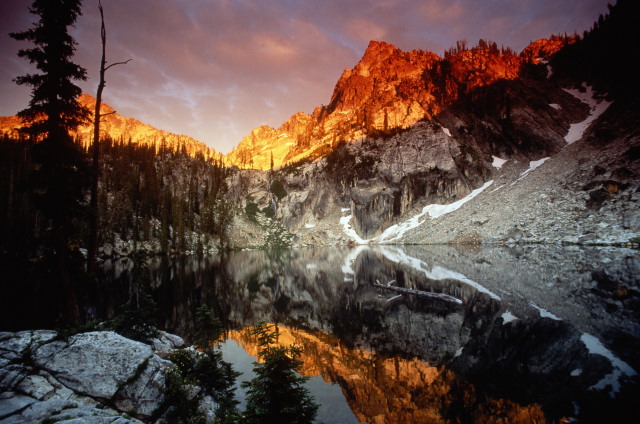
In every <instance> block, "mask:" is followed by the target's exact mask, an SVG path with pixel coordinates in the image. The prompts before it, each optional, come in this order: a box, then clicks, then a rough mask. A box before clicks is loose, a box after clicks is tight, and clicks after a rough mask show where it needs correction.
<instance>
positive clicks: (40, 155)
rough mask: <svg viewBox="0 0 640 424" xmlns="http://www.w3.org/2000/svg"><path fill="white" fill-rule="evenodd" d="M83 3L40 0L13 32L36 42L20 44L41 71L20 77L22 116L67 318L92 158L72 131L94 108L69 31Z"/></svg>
mask: <svg viewBox="0 0 640 424" xmlns="http://www.w3.org/2000/svg"><path fill="white" fill-rule="evenodd" d="M80 8H81V1H80V0H35V1H34V2H33V4H32V5H31V8H30V9H29V11H30V12H31V13H32V14H34V15H36V16H38V17H39V19H38V21H37V22H35V23H34V24H33V26H32V28H30V29H28V30H26V31H23V32H18V33H12V34H10V36H11V37H12V38H14V39H16V40H21V41H29V42H31V43H32V44H33V47H32V48H27V49H21V50H19V52H18V56H20V57H24V58H26V59H28V60H29V62H30V63H31V64H34V65H35V67H36V68H37V69H38V71H40V72H39V73H34V74H27V75H22V76H18V77H17V78H16V79H15V82H16V83H17V84H18V85H27V86H31V87H32V91H31V100H30V101H29V106H28V107H27V108H26V109H24V110H22V111H20V112H19V113H18V116H19V117H20V118H21V119H22V120H23V122H24V124H25V127H24V132H26V133H27V134H28V135H29V137H30V138H31V139H32V140H33V141H34V145H33V148H32V156H33V160H34V163H35V164H36V169H37V170H36V171H35V172H34V175H33V176H32V182H31V189H32V193H33V194H34V201H35V204H36V207H37V208H38V210H39V211H40V212H41V213H42V215H43V217H44V218H45V221H46V222H45V223H44V224H45V225H44V228H46V229H47V231H46V236H47V237H46V239H45V240H46V241H45V243H44V244H43V245H42V246H41V249H42V250H44V251H43V252H42V253H43V254H44V256H45V257H46V258H49V259H50V261H47V262H48V263H50V265H48V267H49V268H50V269H48V270H45V271H44V272H45V273H48V274H50V275H52V276H54V281H53V282H54V283H57V284H59V285H60V286H61V289H62V291H63V293H64V298H65V299H64V301H65V308H64V319H65V321H67V322H68V323H74V322H77V321H78V319H79V310H78V305H77V298H76V295H75V291H74V288H73V287H72V284H71V275H70V274H71V272H73V270H72V269H71V268H72V266H71V262H72V261H71V255H72V252H71V250H72V249H71V248H70V245H71V243H70V237H71V235H72V233H73V229H74V228H73V226H74V219H76V218H77V217H78V216H79V215H80V214H81V213H82V210H81V209H82V208H81V201H82V195H83V190H84V189H85V188H86V181H88V162H87V160H86V157H85V155H84V153H83V152H82V150H81V147H80V146H79V145H78V144H76V143H74V140H73V138H72V136H71V134H70V132H71V131H73V130H75V129H76V128H77V127H78V125H80V124H81V123H83V122H85V121H86V119H87V117H88V113H89V112H88V110H86V109H85V108H84V107H82V106H81V105H80V104H79V103H78V101H77V99H78V97H79V96H80V94H82V91H81V89H80V88H79V87H78V86H77V85H75V83H74V81H78V80H85V79H86V70H85V69H84V68H82V67H81V66H79V65H77V64H75V63H73V62H72V61H71V57H72V56H73V54H74V52H75V46H76V42H75V41H74V40H73V38H72V37H71V36H70V35H69V33H68V31H67V29H68V27H69V26H71V25H73V24H74V23H75V22H76V20H77V18H78V16H79V15H81V10H80Z"/></svg>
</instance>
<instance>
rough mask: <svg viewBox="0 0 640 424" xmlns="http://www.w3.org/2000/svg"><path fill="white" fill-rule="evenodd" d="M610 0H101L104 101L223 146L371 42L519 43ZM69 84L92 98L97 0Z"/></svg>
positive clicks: (19, 91)
mask: <svg viewBox="0 0 640 424" xmlns="http://www.w3.org/2000/svg"><path fill="white" fill-rule="evenodd" d="M608 2H609V0H482V1H478V0H415V1H411V0H369V1H365V0H103V6H104V8H105V20H106V26H107V60H108V61H111V62H117V61H123V60H126V59H132V61H131V62H130V63H129V64H127V65H123V66H117V67H114V68H112V69H111V70H109V71H108V74H107V78H106V79H107V87H106V89H105V91H104V95H103V100H104V101H105V102H106V103H108V104H110V105H111V106H112V107H114V108H115V109H116V110H117V112H118V113H120V114H122V115H125V116H129V117H134V118H137V119H139V120H141V121H143V122H145V123H148V124H150V125H153V126H155V127H157V128H160V129H163V130H167V131H170V132H174V133H178V134H186V135H189V136H191V137H194V138H196V139H198V140H201V141H203V142H205V143H206V144H208V145H209V146H210V147H213V148H215V149H216V150H218V151H221V152H223V153H227V152H229V151H230V150H231V149H232V148H233V147H234V146H235V145H236V144H237V143H238V142H239V141H240V139H241V138H242V137H244V136H246V135H247V134H249V132H250V131H251V130H252V129H253V128H255V127H257V126H259V125H263V124H267V125H271V126H273V127H278V126H280V125H281V124H282V123H283V122H284V121H285V120H286V119H288V118H289V117H290V116H291V115H292V114H294V113H295V112H298V111H302V112H307V113H311V112H312V111H313V108H314V107H315V106H320V105H322V104H327V103H328V102H329V100H330V98H331V94H332V91H333V86H334V85H335V83H336V81H337V79H338V78H339V77H340V75H341V74H342V71H343V70H344V69H345V68H352V67H353V66H355V64H356V63H357V62H358V61H359V60H360V58H361V57H362V55H363V53H364V51H365V49H366V47H367V45H368V43H369V41H370V40H379V41H387V42H390V43H392V44H394V45H395V46H397V47H399V48H401V49H403V50H413V49H421V50H430V51H433V52H435V53H437V54H440V55H442V53H443V52H444V50H446V49H447V48H449V47H451V46H452V45H454V44H455V42H456V41H457V40H467V41H468V42H469V43H470V44H475V43H476V42H477V40H478V39H480V38H484V39H489V40H492V41H496V42H497V43H498V45H504V46H509V47H511V48H513V49H515V50H516V51H521V50H522V49H523V48H524V47H526V45H527V44H528V43H529V42H530V41H533V40H536V39H538V38H543V37H547V36H549V35H551V34H557V33H565V32H567V33H570V34H571V33H573V32H574V31H577V32H578V33H580V34H581V33H582V32H583V31H584V30H586V29H588V28H589V27H590V26H591V24H592V23H593V21H594V20H596V19H597V17H598V15H599V14H600V13H605V12H606V10H607V3H608ZM0 3H1V4H0V58H1V60H2V62H1V63H2V65H1V66H0V93H1V96H0V115H1V116H6V115H14V114H15V113H16V112H17V111H18V110H21V109H23V108H24V107H25V106H26V105H27V103H28V99H29V95H30V89H29V88H28V87H19V86H17V85H16V84H15V83H14V82H13V81H12V80H13V79H14V78H15V77H16V76H17V75H22V74H25V73H27V72H33V69H32V68H31V67H30V65H29V63H28V61H27V60H25V59H22V58H18V56H17V54H16V53H17V51H18V49H19V48H21V47H27V46H28V45H25V44H24V43H19V42H17V41H15V40H13V39H11V38H10V37H9V36H8V35H7V34H8V33H9V32H14V31H22V30H25V29H27V28H29V27H30V25H31V23H32V22H33V19H34V17H33V15H31V14H30V13H29V12H28V8H29V5H30V4H31V3H32V1H31V0H1V2H0ZM72 35H73V36H74V38H75V39H76V41H77V42H78V50H77V52H76V56H75V57H74V61H75V62H76V63H78V64H80V65H82V66H84V67H85V68H87V70H88V74H89V79H88V81H86V82H82V83H79V85H80V86H81V87H82V89H83V90H84V91H85V92H87V93H89V94H92V95H95V91H96V88H97V81H98V76H97V74H98V66H99V62H100V21H99V12H98V0H84V2H83V16H81V17H80V18H79V20H78V23H77V25H76V26H75V28H73V30H72Z"/></svg>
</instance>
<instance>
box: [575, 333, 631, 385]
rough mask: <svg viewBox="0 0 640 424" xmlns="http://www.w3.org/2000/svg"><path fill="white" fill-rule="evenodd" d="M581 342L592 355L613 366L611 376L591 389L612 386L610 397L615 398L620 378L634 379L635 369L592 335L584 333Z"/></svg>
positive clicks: (605, 377)
mask: <svg viewBox="0 0 640 424" xmlns="http://www.w3.org/2000/svg"><path fill="white" fill-rule="evenodd" d="M580 341H581V342H582V343H584V345H585V346H586V348H587V350H588V351H589V353H590V354H592V355H600V356H604V357H605V358H607V359H608V360H609V362H611V366H612V367H613V371H612V372H611V374H607V375H605V376H604V377H603V378H602V380H600V381H599V382H597V383H596V384H594V385H593V386H591V389H594V390H602V389H604V388H606V387H607V386H611V391H610V392H609V395H610V396H611V397H614V395H615V394H616V393H618V392H619V391H620V378H622V377H623V376H627V377H633V376H635V375H636V374H637V373H636V371H635V370H634V369H633V368H631V367H630V366H629V365H628V364H627V363H626V362H624V361H622V360H621V359H620V358H618V357H617V356H615V355H614V354H613V352H611V351H610V350H609V349H607V348H606V347H604V345H603V344H602V342H600V340H598V339H596V338H595V337H593V336H592V335H591V334H587V333H582V336H580Z"/></svg>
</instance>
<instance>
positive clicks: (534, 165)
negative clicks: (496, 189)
mask: <svg viewBox="0 0 640 424" xmlns="http://www.w3.org/2000/svg"><path fill="white" fill-rule="evenodd" d="M549 159H551V158H550V157H546V158H542V159H539V160H532V161H531V162H529V168H528V169H526V170H525V171H524V172H523V173H522V174H520V176H519V177H518V179H517V180H515V181H514V182H512V183H511V184H510V185H514V184H515V183H517V182H518V181H520V180H521V179H523V178H524V177H526V176H527V175H529V173H530V172H531V171H533V170H534V169H536V168H539V167H540V166H541V165H542V164H543V163H545V162H546V161H548V160H549Z"/></svg>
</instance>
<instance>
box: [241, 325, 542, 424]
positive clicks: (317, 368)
mask: <svg viewBox="0 0 640 424" xmlns="http://www.w3.org/2000/svg"><path fill="white" fill-rule="evenodd" d="M279 332H280V336H279V338H278V344H279V345H280V346H289V345H291V344H295V345H297V346H300V347H302V356H301V357H300V359H301V360H302V361H303V365H302V368H301V370H300V371H301V373H302V374H303V375H305V376H315V375H322V376H323V378H324V379H325V381H329V382H332V383H336V384H339V385H340V387H341V389H342V392H343V394H344V396H345V397H346V399H347V402H348V404H349V406H350V408H351V409H352V411H353V412H354V414H355V415H356V417H357V418H358V420H359V421H360V422H388V423H439V422H440V423H445V422H459V421H461V420H462V421H470V422H486V423H491V422H510V423H531V422H539V423H544V422H546V419H545V417H544V414H543V412H542V409H541V407H540V406H539V405H535V404H534V405H528V406H521V405H519V404H517V403H515V402H512V401H509V400H505V399H492V398H489V397H485V396H483V395H479V394H477V393H476V392H475V390H474V388H473V386H471V385H470V384H468V383H465V382H464V381H462V380H460V379H458V378H457V377H456V376H455V374H454V373H453V372H452V371H449V370H447V369H446V368H444V367H434V366H431V365H429V364H428V363H426V362H423V361H420V360H418V359H416V358H411V359H405V358H400V357H389V356H385V355H380V354H376V353H374V352H371V351H368V350H364V349H358V348H350V347H348V346H346V345H345V344H344V343H343V342H342V341H341V340H340V339H339V338H337V337H335V336H332V335H329V334H327V333H324V332H321V331H304V330H300V329H293V328H288V327H284V326H279ZM229 337H230V338H231V339H233V340H235V341H237V342H239V343H240V344H241V345H242V346H243V348H244V349H245V350H246V351H247V352H248V353H249V354H250V355H253V356H256V355H257V350H258V344H257V340H256V338H255V337H254V336H252V335H251V333H250V331H249V329H248V328H247V329H243V330H240V331H231V332H230V333H229Z"/></svg>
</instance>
